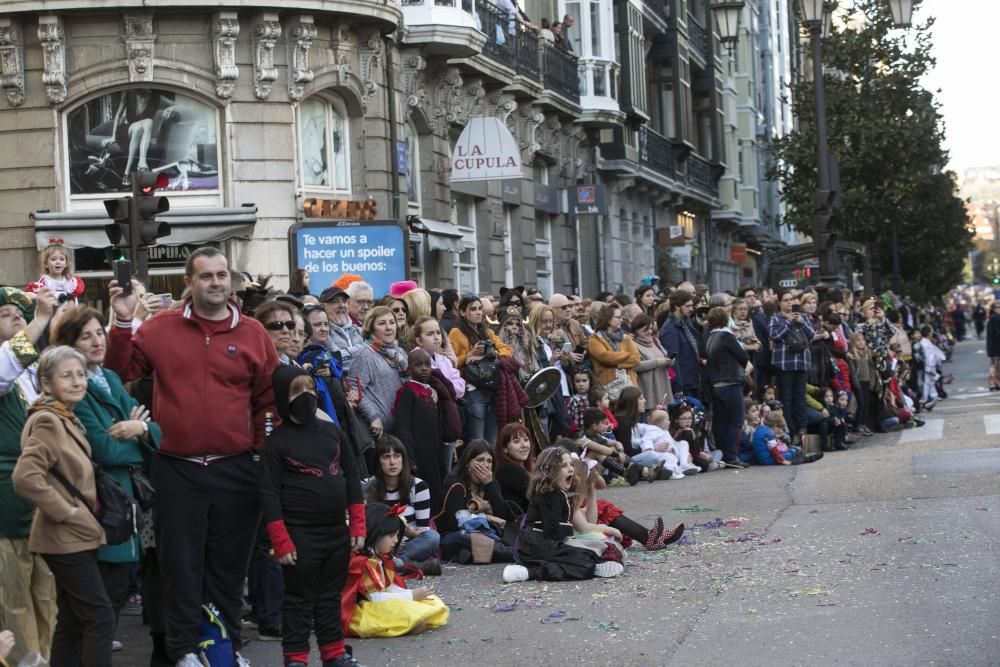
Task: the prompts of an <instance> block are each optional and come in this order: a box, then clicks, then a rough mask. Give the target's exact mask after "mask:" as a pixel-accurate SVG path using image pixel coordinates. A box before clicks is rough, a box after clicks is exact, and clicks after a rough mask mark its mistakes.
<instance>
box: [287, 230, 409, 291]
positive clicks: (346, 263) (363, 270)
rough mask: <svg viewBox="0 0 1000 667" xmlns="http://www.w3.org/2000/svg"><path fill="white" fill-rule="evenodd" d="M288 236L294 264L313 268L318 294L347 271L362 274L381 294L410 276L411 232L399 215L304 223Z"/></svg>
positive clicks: (312, 272)
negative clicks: (403, 224)
mask: <svg viewBox="0 0 1000 667" xmlns="http://www.w3.org/2000/svg"><path fill="white" fill-rule="evenodd" d="M288 235H289V239H288V242H289V254H290V263H291V265H292V267H294V268H299V269H305V270H306V271H308V272H309V277H310V282H311V285H312V289H313V291H314V292H316V293H319V292H321V291H323V290H324V289H326V288H327V287H330V286H331V285H332V284H333V283H334V281H336V280H337V278H339V277H340V276H341V275H343V274H345V273H353V274H355V275H359V276H361V278H362V279H363V280H364V281H365V282H367V283H368V284H369V285H371V286H372V292H373V293H374V294H375V296H376V297H378V296H380V295H382V294H388V293H389V286H390V285H391V284H392V283H394V282H398V281H400V280H406V276H407V260H406V248H407V234H406V230H405V229H403V227H402V226H400V225H399V224H397V223H396V222H395V221H394V220H375V221H359V220H327V221H322V222H319V221H316V222H302V223H299V224H297V225H294V226H292V228H291V229H290V230H289V232H288Z"/></svg>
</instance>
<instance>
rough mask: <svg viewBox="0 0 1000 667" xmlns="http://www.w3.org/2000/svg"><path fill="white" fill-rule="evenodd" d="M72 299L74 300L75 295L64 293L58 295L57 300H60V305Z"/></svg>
mask: <svg viewBox="0 0 1000 667" xmlns="http://www.w3.org/2000/svg"><path fill="white" fill-rule="evenodd" d="M72 300H73V295H71V294H66V293H62V294H59V295H57V296H56V301H58V302H59V305H60V306H61V305H63V304H64V303H66V302H67V301H72Z"/></svg>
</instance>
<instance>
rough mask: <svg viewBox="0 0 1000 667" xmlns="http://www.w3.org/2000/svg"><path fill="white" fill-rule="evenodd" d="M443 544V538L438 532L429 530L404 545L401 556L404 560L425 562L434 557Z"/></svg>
mask: <svg viewBox="0 0 1000 667" xmlns="http://www.w3.org/2000/svg"><path fill="white" fill-rule="evenodd" d="M440 543H441V536H440V535H438V532H437V531H436V530H430V529H427V530H425V531H424V532H422V533H420V534H419V535H417V536H416V537H411V538H410V539H408V540H406V542H404V543H403V548H402V550H400V552H399V555H400V556H401V557H402V558H403V560H412V561H415V562H417V563H420V562H423V561H425V560H427V559H428V558H430V557H431V556H432V555H434V552H435V551H437V550H438V546H439V545H440Z"/></svg>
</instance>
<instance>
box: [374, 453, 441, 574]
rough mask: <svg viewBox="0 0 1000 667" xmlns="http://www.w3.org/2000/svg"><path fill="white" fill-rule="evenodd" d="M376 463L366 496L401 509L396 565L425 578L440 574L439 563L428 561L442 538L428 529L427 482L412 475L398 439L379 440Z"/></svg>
mask: <svg viewBox="0 0 1000 667" xmlns="http://www.w3.org/2000/svg"><path fill="white" fill-rule="evenodd" d="M375 461H376V462H377V464H376V468H375V474H374V475H373V480H372V484H371V486H369V487H368V491H367V493H366V494H365V495H366V496H367V498H366V499H367V501H368V502H369V503H385V504H386V505H389V506H392V505H397V504H398V505H400V506H401V507H403V508H404V510H403V514H402V519H403V521H405V522H406V530H405V531H404V532H403V539H402V543H401V545H400V549H399V553H398V557H397V558H396V565H397V567H399V568H405V567H411V568H414V569H418V570H420V571H421V572H422V573H423V574H425V575H439V574H441V563H440V561H438V560H437V559H431V556H433V554H434V552H435V551H437V550H438V545H439V543H440V541H441V536H440V535H438V533H437V531H436V530H434V529H432V528H431V492H430V489H428V488H427V484H426V482H424V480H422V479H420V478H419V477H416V476H414V475H413V472H412V468H411V463H410V456H409V454H408V453H407V451H406V447H405V446H403V443H402V442H400V440H399V439H398V438H395V437H393V436H391V435H385V436H382V439H381V440H379V441H378V445H376V447H375Z"/></svg>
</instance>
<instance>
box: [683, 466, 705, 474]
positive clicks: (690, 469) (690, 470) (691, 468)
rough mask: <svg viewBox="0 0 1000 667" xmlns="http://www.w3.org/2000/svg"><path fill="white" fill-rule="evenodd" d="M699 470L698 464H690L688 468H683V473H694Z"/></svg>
mask: <svg viewBox="0 0 1000 667" xmlns="http://www.w3.org/2000/svg"><path fill="white" fill-rule="evenodd" d="M699 472H701V468H699V467H698V466H691V467H690V468H684V474H685V475H696V474H698V473H699Z"/></svg>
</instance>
